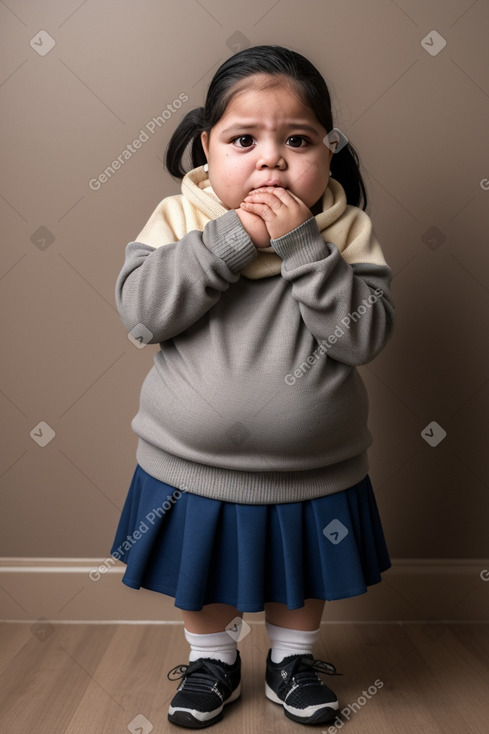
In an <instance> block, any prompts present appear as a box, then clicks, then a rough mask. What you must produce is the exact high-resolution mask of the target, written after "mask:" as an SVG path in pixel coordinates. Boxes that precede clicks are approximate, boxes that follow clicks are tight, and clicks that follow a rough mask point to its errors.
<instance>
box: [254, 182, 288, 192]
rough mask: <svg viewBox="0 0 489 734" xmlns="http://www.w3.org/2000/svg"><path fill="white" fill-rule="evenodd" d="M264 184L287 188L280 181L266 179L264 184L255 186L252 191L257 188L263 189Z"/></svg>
mask: <svg viewBox="0 0 489 734" xmlns="http://www.w3.org/2000/svg"><path fill="white" fill-rule="evenodd" d="M263 186H280V187H281V188H283V189H285V188H287V187H286V186H284V185H283V184H281V183H280V181H264V182H263V183H262V184H259V186H255V188H254V189H252V191H256V189H261V188H262V187H263Z"/></svg>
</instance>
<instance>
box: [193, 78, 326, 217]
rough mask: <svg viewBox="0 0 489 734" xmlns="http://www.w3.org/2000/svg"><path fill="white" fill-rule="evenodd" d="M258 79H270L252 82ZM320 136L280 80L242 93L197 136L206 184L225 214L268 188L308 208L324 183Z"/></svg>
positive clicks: (320, 128)
mask: <svg viewBox="0 0 489 734" xmlns="http://www.w3.org/2000/svg"><path fill="white" fill-rule="evenodd" d="M272 78H273V79H274V80H277V77H272ZM261 79H263V80H264V81H270V76H269V75H264V74H259V75H255V77H254V79H253V80H254V81H259V80H261ZM326 134H327V131H326V128H324V127H323V126H322V125H321V123H320V122H318V120H317V118H316V116H315V114H314V112H313V111H312V110H311V109H310V108H309V107H306V106H305V105H304V104H303V103H302V102H300V101H299V99H298V98H297V96H296V95H295V94H293V93H292V91H291V87H290V84H289V83H288V82H286V81H285V82H284V81H283V78H281V79H279V80H278V84H277V85H276V86H273V87H269V88H267V89H244V90H243V91H242V92H238V93H237V94H236V95H235V96H234V97H233V98H232V100H231V102H230V103H229V104H228V106H227V108H226V111H225V112H224V114H223V115H222V117H221V119H220V120H219V122H217V123H216V125H214V127H213V128H212V129H211V131H210V133H209V134H207V132H203V133H202V134H201V141H202V147H203V148H204V152H205V155H206V158H207V162H208V164H209V174H208V175H209V181H210V184H211V186H212V188H213V190H214V192H215V194H216V195H217V196H218V198H219V199H220V200H221V201H222V203H223V204H224V206H225V207H227V208H228V209H238V208H239V205H240V204H241V202H242V201H243V199H244V198H245V196H246V195H247V194H249V192H250V191H251V190H252V189H256V188H259V187H260V186H270V185H274V184H277V185H280V186H282V187H283V188H286V189H289V191H291V192H292V193H293V194H295V195H296V196H297V197H298V198H299V199H301V201H303V202H304V204H305V205H306V206H307V207H309V209H312V208H313V207H314V204H316V203H317V202H318V201H320V200H321V198H322V195H323V193H324V191H325V190H326V187H327V185H328V181H329V164H330V161H331V157H332V155H333V153H332V151H331V150H330V149H329V148H328V147H327V145H325V143H324V142H323V138H325V136H326Z"/></svg>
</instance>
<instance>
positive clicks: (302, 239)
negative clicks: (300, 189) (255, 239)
mask: <svg viewBox="0 0 489 734" xmlns="http://www.w3.org/2000/svg"><path fill="white" fill-rule="evenodd" d="M270 244H271V246H272V247H273V249H274V250H275V252H276V253H277V254H278V255H280V257H281V258H282V260H283V261H284V267H285V269H286V270H293V269H294V268H298V267H300V265H306V264H307V263H310V262H315V261H317V260H324V258H325V257H328V255H330V254H331V249H330V248H329V247H328V244H329V243H328V244H327V243H326V242H325V241H324V240H323V238H322V236H321V232H320V231H319V227H318V225H317V222H316V218H315V217H311V218H310V219H308V220H307V221H306V222H303V223H302V224H300V225H299V226H298V227H296V228H295V229H293V230H292V231H291V232H287V234H284V235H283V237H278V238H277V239H276V240H274V239H271V240H270Z"/></svg>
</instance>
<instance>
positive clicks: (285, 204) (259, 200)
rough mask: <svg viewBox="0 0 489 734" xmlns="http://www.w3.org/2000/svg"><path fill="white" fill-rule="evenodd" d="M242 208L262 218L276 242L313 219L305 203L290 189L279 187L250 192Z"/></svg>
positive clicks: (268, 187) (264, 187)
mask: <svg viewBox="0 0 489 734" xmlns="http://www.w3.org/2000/svg"><path fill="white" fill-rule="evenodd" d="M240 207H242V208H243V209H244V210H245V211H247V212H251V213H253V214H257V215H258V216H259V217H261V219H262V220H263V221H264V222H265V225H266V228H267V231H268V233H269V235H270V237H271V238H273V239H274V240H276V239H278V238H279V237H283V235H284V234H287V233H288V232H291V231H292V230H293V229H295V228H296V227H298V226H299V225H300V224H303V223H304V222H307V220H308V219H310V218H311V217H312V213H311V211H310V209H309V208H308V207H307V206H306V205H305V204H304V202H303V201H301V200H300V199H299V198H298V197H297V196H296V195H295V194H292V193H291V192H290V191H288V189H283V188H282V187H279V186H278V187H274V186H262V188H260V189H256V190H255V191H250V193H249V194H248V196H246V197H245V199H244V201H243V202H242V203H241V204H240Z"/></svg>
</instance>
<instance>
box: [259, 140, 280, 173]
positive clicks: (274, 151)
mask: <svg viewBox="0 0 489 734" xmlns="http://www.w3.org/2000/svg"><path fill="white" fill-rule="evenodd" d="M284 167H285V159H284V157H283V155H282V153H281V151H280V147H279V146H278V145H277V144H276V143H273V142H268V143H264V144H263V145H262V146H261V147H260V152H259V156H258V159H257V168H280V169H282V168H284Z"/></svg>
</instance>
